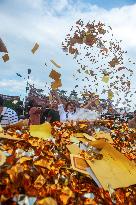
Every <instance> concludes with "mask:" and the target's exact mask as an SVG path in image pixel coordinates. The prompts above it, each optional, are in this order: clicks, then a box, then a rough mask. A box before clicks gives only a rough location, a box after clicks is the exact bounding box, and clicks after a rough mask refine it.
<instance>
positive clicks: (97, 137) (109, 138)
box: [93, 131, 113, 143]
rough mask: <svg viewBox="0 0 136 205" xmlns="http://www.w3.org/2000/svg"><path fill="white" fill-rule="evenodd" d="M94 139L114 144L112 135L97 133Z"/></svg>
mask: <svg viewBox="0 0 136 205" xmlns="http://www.w3.org/2000/svg"><path fill="white" fill-rule="evenodd" d="M93 137H94V138H95V139H106V140H107V141H108V142H109V143H113V140H112V138H111V135H110V133H106V132H103V131H100V132H96V134H94V135H93Z"/></svg>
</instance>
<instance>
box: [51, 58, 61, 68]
mask: <svg viewBox="0 0 136 205" xmlns="http://www.w3.org/2000/svg"><path fill="white" fill-rule="evenodd" d="M51 62H52V63H53V65H55V66H56V67H57V68H61V66H60V65H58V64H57V63H56V62H55V61H54V60H51Z"/></svg>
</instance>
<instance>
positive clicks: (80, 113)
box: [53, 91, 97, 121]
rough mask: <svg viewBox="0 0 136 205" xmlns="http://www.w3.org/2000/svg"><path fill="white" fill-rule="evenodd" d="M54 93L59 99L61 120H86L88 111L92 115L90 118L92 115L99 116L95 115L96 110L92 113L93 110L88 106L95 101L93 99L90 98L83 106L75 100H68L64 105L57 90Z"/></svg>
mask: <svg viewBox="0 0 136 205" xmlns="http://www.w3.org/2000/svg"><path fill="white" fill-rule="evenodd" d="M53 94H54V96H55V97H56V99H57V100H58V111H59V115H60V121H67V120H68V121H71V120H73V121H77V120H84V119H85V115H86V116H87V112H88V115H90V119H91V115H92V116H93V117H92V118H93V119H94V118H95V119H96V118H97V116H96V117H94V112H93V113H92V112H90V110H88V108H89V107H90V106H91V105H92V103H93V102H94V101H93V100H92V99H91V100H89V101H88V103H87V104H86V105H84V106H83V107H82V108H80V107H78V106H77V105H76V104H75V103H74V102H68V103H67V104H66V106H65V107H64V105H63V104H62V101H61V98H60V97H59V95H58V94H57V92H56V91H54V92H53ZM89 112H90V113H89ZM86 118H87V117H86ZM90 119H89V120H90Z"/></svg>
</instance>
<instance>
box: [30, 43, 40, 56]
mask: <svg viewBox="0 0 136 205" xmlns="http://www.w3.org/2000/svg"><path fill="white" fill-rule="evenodd" d="M38 48H39V44H38V43H35V45H34V47H33V48H32V50H31V51H32V53H33V54H34V53H35V52H36V51H37V50H38Z"/></svg>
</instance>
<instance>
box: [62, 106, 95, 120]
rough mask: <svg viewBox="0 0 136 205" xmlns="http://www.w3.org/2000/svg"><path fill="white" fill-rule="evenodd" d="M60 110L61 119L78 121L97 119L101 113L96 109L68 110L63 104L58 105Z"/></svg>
mask: <svg viewBox="0 0 136 205" xmlns="http://www.w3.org/2000/svg"><path fill="white" fill-rule="evenodd" d="M58 111H59V115H60V121H61V122H64V121H67V120H68V121H71V120H73V121H78V120H96V119H97V118H99V115H98V113H97V112H95V111H90V110H88V109H84V108H77V109H76V112H66V111H65V110H64V106H63V104H60V105H58Z"/></svg>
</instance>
